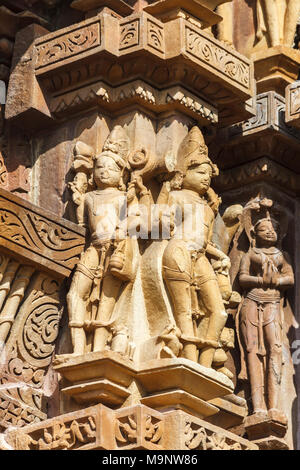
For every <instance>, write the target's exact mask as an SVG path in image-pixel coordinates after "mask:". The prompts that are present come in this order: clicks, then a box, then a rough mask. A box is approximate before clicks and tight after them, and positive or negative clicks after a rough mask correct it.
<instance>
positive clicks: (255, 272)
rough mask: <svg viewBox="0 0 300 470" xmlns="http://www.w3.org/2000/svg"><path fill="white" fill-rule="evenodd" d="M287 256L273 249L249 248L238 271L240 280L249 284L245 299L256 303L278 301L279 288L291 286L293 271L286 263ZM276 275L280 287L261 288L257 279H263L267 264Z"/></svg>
mask: <svg viewBox="0 0 300 470" xmlns="http://www.w3.org/2000/svg"><path fill="white" fill-rule="evenodd" d="M287 256H288V255H287V254H285V253H283V252H282V251H280V250H279V249H278V248H276V247H273V248H272V249H271V250H267V251H266V250H264V249H262V248H251V249H250V250H249V252H248V253H247V254H246V255H245V256H244V257H243V259H242V263H241V270H240V279H244V278H245V277H246V280H247V282H248V284H249V287H248V293H247V297H250V298H252V299H253V300H257V301H265V302H267V301H270V302H272V301H275V300H278V299H280V296H281V288H282V287H288V286H289V285H293V282H294V281H293V270H292V267H291V266H290V264H289V262H288V261H287ZM268 263H269V264H270V265H271V269H272V271H273V272H274V273H276V274H277V276H278V279H279V282H280V286H278V287H276V288H274V287H268V286H261V284H260V282H259V278H263V275H264V270H265V269H266V266H267V264H268Z"/></svg>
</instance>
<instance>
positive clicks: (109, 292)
mask: <svg viewBox="0 0 300 470" xmlns="http://www.w3.org/2000/svg"><path fill="white" fill-rule="evenodd" d="M121 285H122V281H121V280H120V279H118V278H116V277H114V276H113V275H112V274H108V275H106V276H105V277H104V279H103V282H102V286H101V297H100V303H99V307H98V314H97V318H96V322H99V323H100V324H103V325H105V324H108V326H107V327H106V326H98V327H97V328H96V330H95V336H94V348H93V350H94V351H103V350H104V349H105V347H106V344H107V340H108V338H109V335H110V333H109V326H110V325H109V324H110V322H112V314H113V310H114V307H115V305H116V301H117V299H118V296H119V293H120V289H121Z"/></svg>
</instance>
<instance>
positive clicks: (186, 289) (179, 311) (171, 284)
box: [163, 240, 197, 361]
mask: <svg viewBox="0 0 300 470" xmlns="http://www.w3.org/2000/svg"><path fill="white" fill-rule="evenodd" d="M191 272H192V263H191V256H190V253H189V251H188V250H187V248H186V245H185V242H184V241H183V240H172V241H170V242H169V244H168V246H167V248H166V250H165V252H164V256H163V277H164V280H165V282H166V286H167V289H168V292H169V294H170V297H171V301H172V304H173V313H174V318H175V322H176V325H177V326H178V328H179V329H180V331H181V340H182V342H183V350H182V353H181V355H182V357H185V358H186V359H190V360H191V361H197V346H196V345H195V344H193V339H194V336H195V335H194V326H193V318H192V302H191Z"/></svg>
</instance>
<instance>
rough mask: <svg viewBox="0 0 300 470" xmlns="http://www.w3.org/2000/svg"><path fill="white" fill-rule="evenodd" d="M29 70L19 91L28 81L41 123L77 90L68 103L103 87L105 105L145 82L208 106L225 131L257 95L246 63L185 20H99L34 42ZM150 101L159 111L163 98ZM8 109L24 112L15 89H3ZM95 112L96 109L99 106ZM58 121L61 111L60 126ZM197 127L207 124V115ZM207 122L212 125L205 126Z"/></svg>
mask: <svg viewBox="0 0 300 470" xmlns="http://www.w3.org/2000/svg"><path fill="white" fill-rule="evenodd" d="M183 59H184V60H183ZM30 63H31V66H30V67H29V68H28V70H27V73H26V74H24V77H23V80H24V84H25V85H24V87H26V81H27V80H28V77H29V76H32V77H33V79H32V80H35V82H34V83H36V84H37V86H38V87H39V89H40V92H41V95H42V96H43V97H44V101H43V107H40V108H39V104H38V103H35V106H34V116H36V113H37V112H39V113H41V114H42V115H43V116H45V117H47V118H51V117H52V118H55V113H54V114H53V115H52V116H51V112H50V110H51V111H53V109H55V108H56V107H57V106H56V107H55V106H54V105H53V101H55V102H56V101H57V99H60V100H61V102H62V101H63V99H64V95H65V94H66V93H70V92H72V91H73V92H74V91H75V90H76V93H75V94H74V96H73V98H76V94H78V95H79V99H82V94H81V93H80V89H81V88H83V87H85V88H86V87H87V84H94V83H96V82H100V83H101V82H102V81H104V80H105V83H106V86H107V90H108V95H109V97H111V95H112V94H115V92H114V90H113V89H114V88H120V87H124V84H125V83H130V82H132V81H136V80H144V81H145V82H146V83H148V84H149V86H150V87H153V88H156V89H157V92H156V94H157V93H158V94H159V92H160V91H161V92H162V90H166V85H168V87H169V88H170V89H172V88H173V87H178V86H179V87H181V89H183V90H186V91H185V92H184V95H186V96H187V100H188V101H189V102H190V101H191V100H190V98H191V99H192V100H194V101H195V99H196V102H197V100H198V101H200V102H201V101H202V102H203V98H204V99H205V101H206V106H207V107H208V108H209V105H208V103H210V105H212V108H218V111H219V117H220V119H221V120H222V121H223V122H224V123H226V122H228V123H229V122H236V120H238V119H239V118H240V119H245V118H247V117H250V116H252V115H253V113H254V112H253V108H252V107H251V106H252V105H251V104H250V101H249V100H251V98H252V96H253V94H254V87H255V82H254V73H253V64H252V62H251V61H250V60H249V59H247V58H246V57H244V56H242V55H241V54H239V53H238V52H236V51H235V50H234V49H232V48H230V47H228V46H226V45H225V44H224V43H221V42H219V41H217V40H216V39H215V38H214V37H213V36H211V35H209V34H207V33H206V32H204V31H203V30H201V29H200V28H199V27H197V26H195V25H192V24H191V23H190V22H189V21H187V20H185V19H183V18H178V19H176V20H174V21H170V22H167V23H163V22H161V21H160V20H158V19H157V18H155V17H153V16H151V15H149V14H147V13H146V12H141V13H139V14H134V15H131V16H129V17H126V18H117V17H114V16H111V15H109V14H104V13H100V14H98V16H95V17H93V18H91V19H88V20H86V21H83V22H81V23H79V24H76V25H73V26H70V27H68V28H64V29H62V30H59V31H55V32H53V33H51V34H46V35H44V36H41V37H39V38H37V39H36V40H35V42H34V45H33V48H32V52H31V56H30ZM13 75H14V71H13V72H12V76H13ZM89 86H90V85H89ZM125 88H126V87H125ZM187 90H191V93H192V95H193V96H191V97H189V96H188V93H190V92H188V91H187ZM91 93H92V94H93V87H92V86H91ZM133 98H134V99H135V98H136V96H133ZM155 99H156V100H158V101H159V103H158V104H159V105H160V104H161V103H160V99H161V98H160V99H159V98H158V97H156V98H155ZM7 101H8V104H9V106H8V107H7V109H6V116H7V118H10V117H12V118H17V119H18V118H20V117H21V116H22V114H24V113H25V112H26V111H30V109H29V108H28V106H27V107H26V106H25V107H24V109H23V110H22V109H20V108H18V112H17V113H15V112H14V90H13V89H10V88H9V89H8V100H7ZM83 101H84V100H83ZM114 101H115V99H112V98H110V99H109V100H108V101H107V103H106V107H108V108H109V109H110V110H111V111H114V106H113V105H114ZM117 101H118V100H117ZM45 104H46V107H47V109H46V108H45ZM99 104H100V106H102V102H101V101H100V103H99ZM142 104H143V101H142ZM91 105H93V106H94V105H95V102H93V101H89V100H86V106H91ZM49 107H50V110H49ZM154 107H155V106H154ZM198 109H199V108H198V104H197V105H196V106H195V107H193V106H191V107H190V108H189V106H186V105H184V106H183V107H182V112H185V111H188V114H189V115H190V114H191V113H194V117H195V119H196V120H197V121H199V116H200V117H201V113H200V114H199V113H198V112H197V110H198ZM233 109H234V113H233V112H232V110H233ZM74 111H75V108H74ZM32 112H33V111H32ZM158 112H160V110H159V109H158ZM214 112H215V111H214ZM63 114H64V113H63V107H61V109H60V118H61V117H63ZM209 115H210V113H209V112H208V113H207V116H209ZM202 120H203V123H205V113H204V115H203V117H202ZM206 121H207V123H210V122H211V120H210V119H209V118H208V119H207V120H206ZM28 125H30V122H28ZM32 125H35V124H34V123H33V124H32Z"/></svg>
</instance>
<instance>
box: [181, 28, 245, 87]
mask: <svg viewBox="0 0 300 470" xmlns="http://www.w3.org/2000/svg"><path fill="white" fill-rule="evenodd" d="M186 48H187V51H188V52H189V53H191V54H193V55H194V56H195V57H197V58H198V59H199V60H203V61H204V62H206V63H208V64H209V65H211V66H212V67H214V68H216V69H217V70H218V71H221V72H222V73H224V74H225V75H227V76H228V77H229V78H231V79H232V80H235V81H236V82H238V83H241V84H243V85H244V86H247V87H248V86H249V84H250V75H249V67H248V65H247V64H246V63H244V62H243V61H242V60H240V59H239V58H237V57H234V56H233V55H232V54H230V53H229V52H227V51H226V49H223V48H221V47H220V46H219V45H217V44H214V43H213V42H212V41H209V40H208V39H206V37H205V36H204V35H202V34H201V33H199V32H198V31H196V30H194V29H191V28H189V27H188V26H186Z"/></svg>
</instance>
